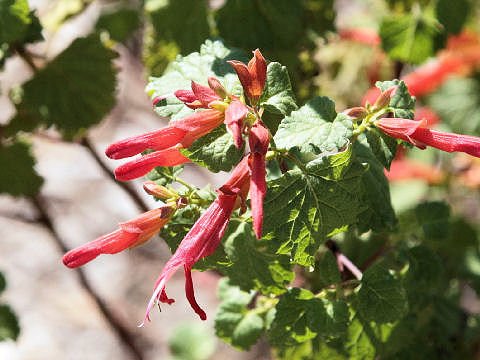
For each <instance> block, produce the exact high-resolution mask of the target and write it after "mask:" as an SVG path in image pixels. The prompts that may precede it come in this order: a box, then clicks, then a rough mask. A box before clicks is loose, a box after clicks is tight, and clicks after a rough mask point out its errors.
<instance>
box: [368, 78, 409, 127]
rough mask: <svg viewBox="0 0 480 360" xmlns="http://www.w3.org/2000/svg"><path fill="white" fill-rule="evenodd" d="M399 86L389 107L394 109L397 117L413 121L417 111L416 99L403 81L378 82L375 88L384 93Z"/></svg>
mask: <svg viewBox="0 0 480 360" xmlns="http://www.w3.org/2000/svg"><path fill="white" fill-rule="evenodd" d="M394 85H397V86H398V87H397V91H396V93H395V95H393V97H392V98H391V99H390V104H389V106H390V107H392V108H393V113H394V115H395V117H398V118H403V119H413V117H414V113H413V110H414V109H415V98H414V97H412V96H411V95H410V93H409V91H408V87H407V85H406V84H405V82H404V81H403V80H397V79H395V80H390V81H377V82H376V83H375V86H376V87H377V88H379V89H380V90H382V91H385V90H387V89H388V88H390V87H392V86H394Z"/></svg>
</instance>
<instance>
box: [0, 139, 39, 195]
mask: <svg viewBox="0 0 480 360" xmlns="http://www.w3.org/2000/svg"><path fill="white" fill-rule="evenodd" d="M34 165H35V158H34V157H33V156H32V155H31V153H30V145H28V144H26V143H24V142H15V143H13V144H12V145H8V146H3V147H1V146H0V169H1V171H0V193H8V194H10V195H13V196H19V195H25V196H32V195H35V194H37V193H38V191H39V190H40V186H41V185H42V183H43V179H42V178H41V177H40V176H39V175H38V174H37V172H36V171H35V170H34V168H33V167H34Z"/></svg>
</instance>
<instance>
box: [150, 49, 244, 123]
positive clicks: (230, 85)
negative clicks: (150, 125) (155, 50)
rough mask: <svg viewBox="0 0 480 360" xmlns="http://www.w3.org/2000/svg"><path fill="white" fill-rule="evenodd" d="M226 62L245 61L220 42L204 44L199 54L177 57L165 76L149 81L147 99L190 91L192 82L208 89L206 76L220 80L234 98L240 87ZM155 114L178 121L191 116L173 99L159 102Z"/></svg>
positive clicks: (187, 110) (242, 55)
mask: <svg viewBox="0 0 480 360" xmlns="http://www.w3.org/2000/svg"><path fill="white" fill-rule="evenodd" d="M228 60H240V61H244V62H245V61H248V59H247V58H246V57H245V53H244V52H243V51H241V50H238V49H229V48H227V47H225V45H223V43H222V42H221V41H219V40H215V41H212V40H207V41H206V42H205V43H204V44H203V45H202V46H201V47H200V52H195V53H192V54H190V55H188V56H185V57H182V56H178V57H177V59H176V60H175V61H174V62H172V63H171V64H170V65H169V66H168V68H167V70H166V71H165V74H164V75H162V76H160V77H151V78H150V80H149V83H148V85H147V87H146V89H145V90H146V91H147V93H148V95H149V96H150V97H151V98H152V99H154V98H156V97H158V96H164V95H168V94H173V93H174V92H175V91H176V90H179V89H190V87H191V81H195V82H197V83H199V84H202V85H205V86H207V85H208V84H207V79H208V77H209V76H215V77H216V78H217V79H219V80H220V81H221V82H222V83H223V85H224V86H225V88H226V90H227V91H228V92H230V93H232V94H234V95H241V94H242V85H241V84H240V80H238V76H237V74H236V73H235V71H234V70H233V68H232V66H231V65H230V64H228V63H227V61H228ZM155 111H156V112H157V113H158V114H159V115H160V116H165V117H171V119H172V120H176V119H181V118H183V117H185V116H187V115H189V114H191V113H192V112H193V110H191V109H189V108H188V107H187V106H185V105H184V104H183V102H181V101H180V100H178V99H177V98H176V97H175V96H169V97H168V98H166V99H165V100H163V101H160V102H159V103H158V104H157V106H156V108H155Z"/></svg>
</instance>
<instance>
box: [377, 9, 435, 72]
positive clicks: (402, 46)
mask: <svg viewBox="0 0 480 360" xmlns="http://www.w3.org/2000/svg"><path fill="white" fill-rule="evenodd" d="M438 32H439V28H438V23H437V22H436V20H435V19H430V18H428V17H426V16H422V15H420V14H405V15H399V16H391V17H385V18H384V19H383V21H382V23H381V25H380V32H379V35H380V37H381V38H382V48H383V49H384V50H385V51H386V53H387V54H388V55H389V56H390V58H392V59H394V60H400V61H404V62H410V63H414V64H419V63H422V62H423V61H425V60H426V59H427V58H428V57H430V56H432V55H433V54H434V50H435V48H434V37H435V35H436V34H437V33H438Z"/></svg>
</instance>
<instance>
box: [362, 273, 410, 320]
mask: <svg viewBox="0 0 480 360" xmlns="http://www.w3.org/2000/svg"><path fill="white" fill-rule="evenodd" d="M357 307H358V312H359V314H360V315H361V316H362V317H363V318H365V319H366V320H367V321H375V322H377V323H386V322H392V321H395V320H398V319H400V318H402V317H403V316H404V315H405V314H406V313H407V311H408V301H407V295H406V292H405V289H404V288H403V286H402V283H401V281H400V280H398V279H395V278H394V277H393V276H392V275H391V274H390V272H389V271H388V270H387V269H385V268H384V267H382V266H381V265H374V266H372V267H370V268H369V269H368V270H367V271H365V273H364V274H363V278H362V286H361V288H360V290H359V292H358V295H357Z"/></svg>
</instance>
